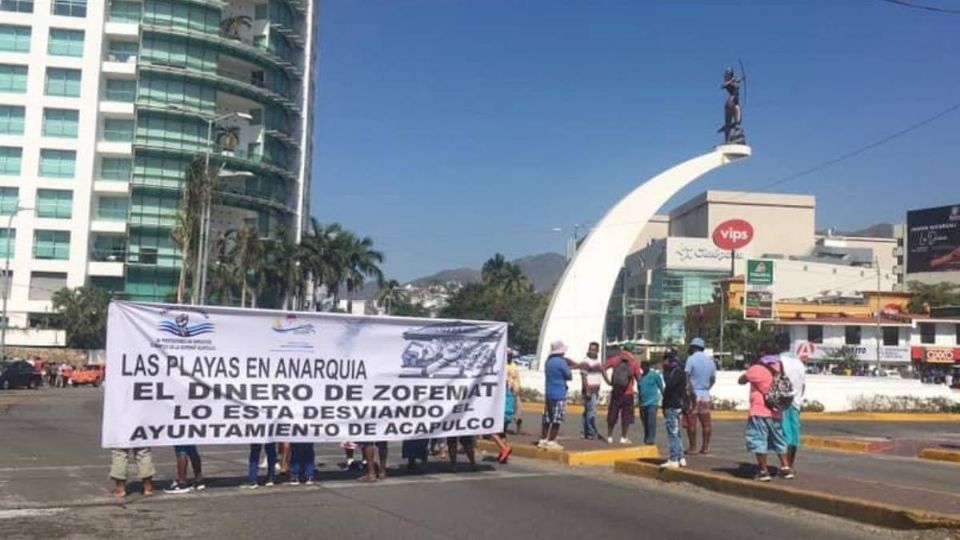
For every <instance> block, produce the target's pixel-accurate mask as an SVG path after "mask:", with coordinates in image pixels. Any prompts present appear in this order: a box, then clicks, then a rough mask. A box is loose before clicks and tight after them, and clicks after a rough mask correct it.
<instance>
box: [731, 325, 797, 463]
mask: <svg viewBox="0 0 960 540" xmlns="http://www.w3.org/2000/svg"><path fill="white" fill-rule="evenodd" d="M760 351H761V353H760V355H759V357H758V358H757V359H756V360H755V361H754V362H753V364H752V365H751V366H750V367H749V368H748V369H747V371H746V373H744V374H743V375H741V376H740V379H739V383H740V384H749V385H750V411H749V413H748V414H749V417H748V418H747V427H746V430H745V431H744V439H745V440H746V443H747V451H748V452H751V453H752V454H754V455H755V456H756V459H757V475H756V480H758V481H760V482H769V481H770V472H769V471H768V470H767V454H768V453H769V452H773V453H775V454H777V457H778V458H779V459H780V475H781V476H782V477H784V478H787V479H791V478H793V477H794V475H793V471H792V470H791V469H790V466H789V464H788V462H787V458H786V452H787V442H786V439H785V438H784V435H783V427H782V425H781V423H780V421H781V413H780V411H779V410H774V409H771V408H770V407H769V406H768V405H767V402H766V399H765V398H764V396H765V394H766V393H767V392H769V391H770V388H771V387H772V386H773V382H774V377H775V375H777V374H779V373H780V372H781V371H782V370H783V366H782V364H781V363H780V356H779V355H778V354H777V352H778V350H777V347H776V345H773V344H764V345H763V346H761V349H760Z"/></svg>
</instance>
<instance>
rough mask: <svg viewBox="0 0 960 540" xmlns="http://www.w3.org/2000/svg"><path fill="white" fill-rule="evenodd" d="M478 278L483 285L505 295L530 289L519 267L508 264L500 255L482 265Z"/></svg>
mask: <svg viewBox="0 0 960 540" xmlns="http://www.w3.org/2000/svg"><path fill="white" fill-rule="evenodd" d="M480 278H481V280H483V283H484V284H485V285H490V286H492V287H494V288H496V289H499V290H500V291H503V292H507V293H517V292H523V291H525V290H527V289H529V287H530V285H529V284H528V283H527V278H526V277H524V275H523V271H522V270H520V267H519V266H517V265H515V264H513V263H510V262H508V261H507V259H506V258H505V257H504V256H503V255H502V254H500V253H497V254H495V255H494V256H493V257H492V258H491V259H489V260H488V261H487V262H485V263H483V268H482V269H481V270H480Z"/></svg>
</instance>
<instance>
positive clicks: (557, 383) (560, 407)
mask: <svg viewBox="0 0 960 540" xmlns="http://www.w3.org/2000/svg"><path fill="white" fill-rule="evenodd" d="M566 353H567V346H566V345H565V344H564V343H563V342H562V341H554V342H553V343H551V344H550V356H549V357H547V361H546V363H544V365H543V375H544V385H543V388H544V402H545V403H544V404H543V429H542V430H541V436H540V442H539V443H537V448H541V449H544V450H563V447H562V446H560V445H559V444H558V443H557V434H558V433H559V432H560V424H562V423H563V418H564V415H565V412H566V405H567V381H569V380H570V379H572V378H573V372H571V370H570V365H569V362H568V360H567V359H566V357H565V356H564V355H565V354H566Z"/></svg>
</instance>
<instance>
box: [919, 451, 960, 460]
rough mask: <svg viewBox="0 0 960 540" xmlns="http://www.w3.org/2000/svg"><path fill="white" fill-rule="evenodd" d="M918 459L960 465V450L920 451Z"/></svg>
mask: <svg viewBox="0 0 960 540" xmlns="http://www.w3.org/2000/svg"><path fill="white" fill-rule="evenodd" d="M918 457H919V458H920V459H931V460H934V461H948V462H951V463H960V450H948V449H946V448H924V449H923V450H921V451H920V453H919V454H918Z"/></svg>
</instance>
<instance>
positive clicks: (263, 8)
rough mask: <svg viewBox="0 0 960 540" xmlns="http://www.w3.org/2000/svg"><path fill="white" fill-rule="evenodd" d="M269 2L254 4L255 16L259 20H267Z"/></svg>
mask: <svg viewBox="0 0 960 540" xmlns="http://www.w3.org/2000/svg"><path fill="white" fill-rule="evenodd" d="M267 8H268V6H267V4H256V5H254V6H253V18H254V19H255V20H258V21H262V20H265V19H266V18H267V13H268V9H267Z"/></svg>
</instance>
